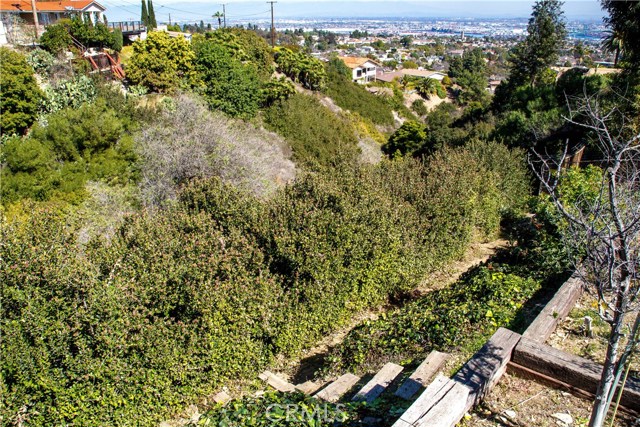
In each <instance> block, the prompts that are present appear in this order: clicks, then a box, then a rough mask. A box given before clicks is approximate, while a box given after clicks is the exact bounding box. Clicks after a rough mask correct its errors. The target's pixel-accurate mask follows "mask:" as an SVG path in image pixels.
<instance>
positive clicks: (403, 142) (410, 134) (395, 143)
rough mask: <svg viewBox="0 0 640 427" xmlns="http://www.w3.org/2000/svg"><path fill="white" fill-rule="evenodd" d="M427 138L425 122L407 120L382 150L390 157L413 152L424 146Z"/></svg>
mask: <svg viewBox="0 0 640 427" xmlns="http://www.w3.org/2000/svg"><path fill="white" fill-rule="evenodd" d="M423 105H424V104H423ZM426 138H427V133H426V129H425V126H424V125H423V124H420V123H418V122H414V121H407V122H404V124H403V125H402V126H400V127H399V128H398V130H396V131H395V132H394V133H393V134H392V135H391V136H390V137H389V140H388V141H387V142H386V143H385V144H384V145H383V146H382V152H383V153H385V154H387V155H388V156H390V157H398V156H404V155H405V154H413V153H414V152H415V151H417V150H419V149H420V148H422V146H423V145H424V143H425V139H426Z"/></svg>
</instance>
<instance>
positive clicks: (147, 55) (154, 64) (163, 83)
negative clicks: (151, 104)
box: [126, 31, 195, 92]
mask: <svg viewBox="0 0 640 427" xmlns="http://www.w3.org/2000/svg"><path fill="white" fill-rule="evenodd" d="M194 59H195V53H194V52H193V49H191V45H190V43H189V42H187V41H186V40H185V38H184V37H176V38H172V37H170V36H169V34H167V33H166V32H164V31H153V32H151V33H149V35H148V36H147V38H146V39H145V40H138V41H136V42H135V43H134V44H133V56H132V57H131V60H130V61H129V65H128V66H127V69H126V72H127V77H128V78H129V80H131V82H132V83H133V84H134V85H142V86H144V87H146V88H147V89H149V90H151V91H155V92H172V91H174V90H175V89H177V88H178V87H180V85H182V84H192V83H193V79H194V71H193V66H194V64H193V61H194Z"/></svg>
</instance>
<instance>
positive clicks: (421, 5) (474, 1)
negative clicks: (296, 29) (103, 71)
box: [98, 0, 603, 23]
mask: <svg viewBox="0 0 640 427" xmlns="http://www.w3.org/2000/svg"><path fill="white" fill-rule="evenodd" d="M98 2H100V3H101V4H103V5H104V6H105V7H107V9H108V10H107V16H108V18H109V20H111V21H121V20H130V19H133V20H137V19H139V17H140V0H98ZM223 2H225V3H227V6H226V8H227V17H228V23H229V21H231V22H232V21H233V20H244V21H246V20H256V21H258V20H265V19H268V18H269V16H270V15H269V13H268V11H269V5H267V4H266V2H265V1H255V0H218V2H216V0H213V1H211V0H209V1H204V0H187V1H177V0H153V4H154V9H155V12H156V18H157V20H158V21H159V22H160V21H168V19H169V14H171V20H172V21H183V22H184V21H187V22H197V21H200V20H204V21H211V20H212V18H211V15H213V14H214V13H215V12H216V11H218V10H219V11H222V6H221V5H220V4H221V3H223ZM532 4H533V1H531V0H491V1H488V0H439V1H435V0H415V1H375V0H374V1H371V0H361V1H350V2H344V1H343V2H338V1H335V0H321V1H317V0H316V1H311V0H278V3H277V4H276V5H275V15H276V19H278V18H328V17H344V18H349V17H357V18H364V17H374V18H375V17H385V18H437V17H441V18H526V17H528V16H529V15H530V13H531V6H532ZM564 10H565V15H566V17H567V19H569V20H576V19H579V20H589V19H591V20H600V19H601V18H602V16H603V13H602V10H601V9H600V2H599V1H597V0H570V1H566V2H565V6H564Z"/></svg>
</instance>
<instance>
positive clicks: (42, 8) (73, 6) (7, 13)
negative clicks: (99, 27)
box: [0, 0, 106, 25]
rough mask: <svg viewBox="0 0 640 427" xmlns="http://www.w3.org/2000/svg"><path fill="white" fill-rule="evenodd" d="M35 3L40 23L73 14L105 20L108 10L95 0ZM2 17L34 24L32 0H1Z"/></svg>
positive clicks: (91, 19)
mask: <svg viewBox="0 0 640 427" xmlns="http://www.w3.org/2000/svg"><path fill="white" fill-rule="evenodd" d="M35 5H36V12H37V14H38V23H39V24H40V25H50V24H55V23H56V22H57V21H58V20H60V19H63V18H70V17H71V16H73V15H76V16H81V17H82V18H84V19H85V20H88V21H91V22H94V23H97V22H103V21H104V12H105V10H106V8H105V7H104V6H102V5H101V4H100V3H98V2H96V1H93V0H59V1H36V2H35ZM0 17H1V18H2V21H3V22H4V21H8V20H11V19H12V18H13V19H15V18H20V20H22V21H23V22H24V23H26V24H28V25H33V24H34V22H33V8H32V5H31V0H0Z"/></svg>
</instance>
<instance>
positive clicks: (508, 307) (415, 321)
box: [332, 200, 569, 370]
mask: <svg viewBox="0 0 640 427" xmlns="http://www.w3.org/2000/svg"><path fill="white" fill-rule="evenodd" d="M533 209H534V210H535V211H536V212H537V215H536V216H534V217H533V219H531V218H524V217H523V218H518V217H513V218H511V219H510V221H509V225H510V227H509V232H510V239H511V240H512V242H513V243H514V245H513V246H510V247H508V248H507V249H505V250H502V251H501V252H499V253H498V254H497V255H496V256H494V257H492V259H490V260H489V261H488V262H486V263H484V264H483V265H480V266H477V267H474V268H473V269H471V270H469V271H468V272H466V273H465V274H464V275H463V276H462V277H461V278H460V279H458V281H457V282H455V283H454V284H453V285H452V286H449V287H447V288H443V289H439V290H436V291H434V292H431V293H429V294H428V295H427V296H423V297H421V298H418V299H415V300H413V301H410V302H408V303H407V304H405V305H404V306H403V307H402V308H400V309H398V310H396V311H393V312H391V313H390V314H387V315H386V316H384V317H382V318H380V319H378V320H373V321H367V322H365V323H363V324H361V325H359V326H358V327H356V328H355V329H353V330H352V331H351V332H350V333H349V335H348V336H347V338H346V339H345V340H344V341H343V342H342V343H341V344H340V346H339V347H338V348H337V349H335V350H334V354H333V356H332V359H333V360H334V363H333V366H332V368H333V369H338V370H340V369H351V370H362V369H364V368H376V367H378V366H379V365H380V364H381V363H382V361H384V360H389V359H393V360H404V361H413V360H420V359H421V358H424V357H425V356H426V355H427V354H428V353H429V352H430V351H431V350H440V351H447V352H451V351H462V352H463V353H465V354H471V353H473V352H474V351H476V350H477V349H478V348H479V347H480V346H482V345H483V344H484V342H485V341H486V340H487V339H488V338H489V337H490V336H491V335H492V334H493V333H494V332H495V330H496V329H497V328H498V327H501V326H503V327H507V328H510V329H512V330H516V331H519V330H521V329H523V328H524V327H526V325H527V323H526V322H527V312H526V311H527V310H529V311H533V307H527V302H528V301H529V300H530V299H531V298H532V297H534V296H535V295H536V293H538V292H542V293H547V294H548V293H549V291H551V292H553V291H554V290H555V289H556V288H557V286H558V284H560V283H562V282H563V281H564V279H566V278H567V277H568V273H569V265H568V263H567V261H566V258H564V257H562V251H563V249H562V243H561V240H560V235H559V233H558V230H557V223H556V221H557V218H554V217H551V216H549V214H548V209H549V206H548V205H547V204H546V203H545V202H544V201H542V200H541V201H536V202H535V206H534V207H533ZM515 243H517V245H515ZM529 316H530V314H529ZM529 318H530V317H529Z"/></svg>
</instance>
